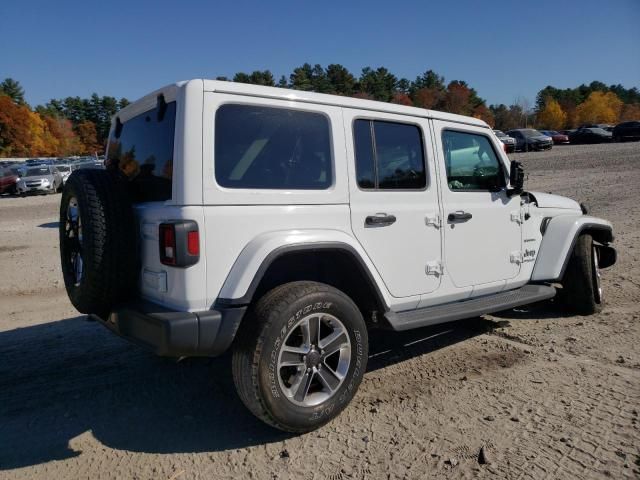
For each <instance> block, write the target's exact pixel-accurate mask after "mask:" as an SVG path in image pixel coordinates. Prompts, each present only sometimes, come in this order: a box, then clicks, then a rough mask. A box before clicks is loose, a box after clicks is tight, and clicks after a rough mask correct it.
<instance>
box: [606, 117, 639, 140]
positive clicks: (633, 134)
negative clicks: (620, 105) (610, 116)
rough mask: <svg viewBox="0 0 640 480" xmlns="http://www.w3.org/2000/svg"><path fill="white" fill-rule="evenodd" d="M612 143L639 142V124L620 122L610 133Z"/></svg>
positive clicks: (635, 122)
mask: <svg viewBox="0 0 640 480" xmlns="http://www.w3.org/2000/svg"><path fill="white" fill-rule="evenodd" d="M612 135H613V141H614V142H625V141H627V140H640V122H639V121H633V122H622V123H619V124H618V125H616V126H615V127H614V129H613V132H612Z"/></svg>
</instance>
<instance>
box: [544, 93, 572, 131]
mask: <svg viewBox="0 0 640 480" xmlns="http://www.w3.org/2000/svg"><path fill="white" fill-rule="evenodd" d="M566 122H567V114H566V113H565V112H564V110H562V107H561V106H560V104H559V103H558V102H557V101H556V100H554V99H553V98H547V101H546V102H545V105H544V108H543V109H542V110H541V111H540V112H539V113H538V118H537V123H538V125H539V126H540V127H544V128H548V129H550V130H559V129H561V128H563V127H564V125H565V124H566Z"/></svg>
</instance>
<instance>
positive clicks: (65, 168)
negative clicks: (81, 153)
mask: <svg viewBox="0 0 640 480" xmlns="http://www.w3.org/2000/svg"><path fill="white" fill-rule="evenodd" d="M78 168H79V166H78V165H68V164H62V165H56V170H57V171H58V172H60V175H61V176H62V183H63V184H65V183H67V179H68V178H69V175H71V172H73V171H74V170H77V169H78Z"/></svg>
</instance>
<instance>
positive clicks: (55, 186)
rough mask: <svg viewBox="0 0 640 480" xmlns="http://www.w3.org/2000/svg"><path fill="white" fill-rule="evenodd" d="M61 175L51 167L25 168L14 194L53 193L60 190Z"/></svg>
mask: <svg viewBox="0 0 640 480" xmlns="http://www.w3.org/2000/svg"><path fill="white" fill-rule="evenodd" d="M62 185H63V181H62V175H60V172H58V171H57V170H56V167H54V166H52V165H37V166H35V167H33V166H31V167H27V168H26V169H25V171H24V176H23V177H21V178H20V180H18V183H17V184H16V193H19V194H27V193H55V192H59V191H60V190H62Z"/></svg>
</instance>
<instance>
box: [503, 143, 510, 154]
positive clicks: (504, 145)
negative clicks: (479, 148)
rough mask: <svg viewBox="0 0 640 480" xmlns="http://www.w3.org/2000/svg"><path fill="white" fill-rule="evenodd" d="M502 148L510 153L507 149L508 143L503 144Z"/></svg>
mask: <svg viewBox="0 0 640 480" xmlns="http://www.w3.org/2000/svg"><path fill="white" fill-rule="evenodd" d="M502 149H503V150H504V153H509V151H508V150H507V144H506V143H503V144H502Z"/></svg>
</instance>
